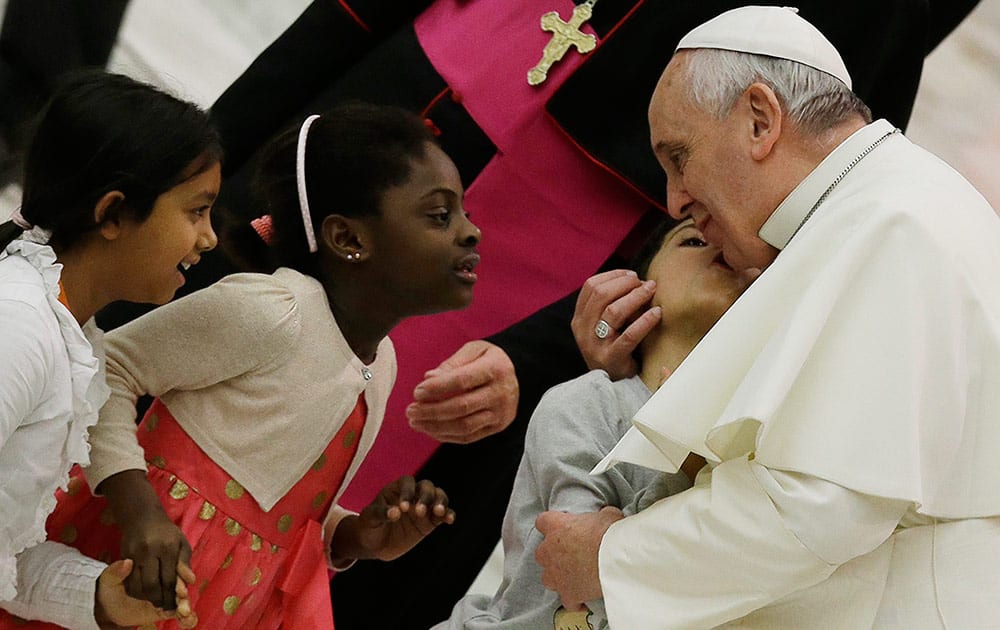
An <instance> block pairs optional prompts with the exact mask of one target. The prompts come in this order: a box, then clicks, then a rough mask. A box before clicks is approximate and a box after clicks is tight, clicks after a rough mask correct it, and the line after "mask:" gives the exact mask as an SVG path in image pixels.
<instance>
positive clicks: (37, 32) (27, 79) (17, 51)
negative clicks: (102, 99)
mask: <svg viewBox="0 0 1000 630" xmlns="http://www.w3.org/2000/svg"><path fill="white" fill-rule="evenodd" d="M127 5H128V0H7V3H6V7H5V9H4V13H3V26H2V27H0V187H3V186H5V185H6V184H9V183H11V182H13V181H19V180H20V177H21V174H20V167H21V157H20V156H21V154H22V153H23V151H24V148H25V146H24V145H25V142H26V140H27V138H28V137H30V125H31V121H32V119H33V114H34V113H36V112H37V111H38V110H39V108H40V107H41V105H42V104H43V103H44V102H45V101H46V99H47V98H48V96H49V93H50V92H51V90H52V87H53V86H54V82H55V80H56V79H57V78H58V77H59V76H60V75H61V74H63V73H64V72H66V71H67V70H72V69H75V68H81V67H86V66H97V67H104V66H106V65H107V63H108V59H109V58H110V57H111V50H112V48H113V47H114V44H115V41H116V40H117V38H118V30H119V28H120V26H121V23H122V19H123V17H124V15H125V8H126V7H127Z"/></svg>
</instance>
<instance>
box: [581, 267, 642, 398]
mask: <svg viewBox="0 0 1000 630" xmlns="http://www.w3.org/2000/svg"><path fill="white" fill-rule="evenodd" d="M655 292H656V283H655V282H654V281H652V280H647V281H646V282H642V281H641V280H639V277H638V276H637V275H636V274H635V272H634V271H630V270H626V269H614V270H611V271H605V272H603V273H599V274H597V275H595V276H591V277H590V278H588V279H587V281H586V282H585V283H584V284H583V287H582V288H581V289H580V296H579V297H578V298H577V300H576V309H575V310H574V311H573V320H572V322H571V323H570V327H571V328H572V329H573V338H574V339H576V345H577V346H578V347H579V348H580V353H581V354H582V355H583V359H584V361H586V363H587V367H589V368H590V369H592V370H593V369H595V368H600V369H602V370H604V371H605V372H607V373H608V376H610V377H611V380H619V379H623V378H627V377H629V376H632V375H634V374H635V373H636V371H637V370H638V364H637V363H636V361H635V359H634V358H633V354H632V353H633V352H634V351H635V349H636V348H637V347H639V343H640V342H641V341H642V340H643V339H645V338H646V335H648V334H649V331H651V330H653V328H655V327H656V325H657V324H659V323H660V316H661V309H660V307H659V306H654V307H653V308H647V307H648V306H649V301H650V300H651V299H652V298H653V294H654V293H655ZM600 322H604V324H605V325H606V326H607V328H606V330H605V331H604V332H603V333H602V334H603V336H599V335H598V334H597V333H596V330H597V326H598V324H599V323H600Z"/></svg>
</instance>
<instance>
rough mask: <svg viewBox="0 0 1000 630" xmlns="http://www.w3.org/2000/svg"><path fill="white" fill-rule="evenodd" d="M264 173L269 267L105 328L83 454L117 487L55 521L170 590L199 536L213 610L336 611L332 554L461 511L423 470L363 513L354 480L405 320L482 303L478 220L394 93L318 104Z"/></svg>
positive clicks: (394, 537) (252, 615)
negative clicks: (88, 450)
mask: <svg viewBox="0 0 1000 630" xmlns="http://www.w3.org/2000/svg"><path fill="white" fill-rule="evenodd" d="M256 182H257V187H258V191H259V193H260V199H261V201H262V203H263V206H264V209H265V210H266V212H267V214H268V216H266V217H263V218H261V219H260V220H257V221H254V222H253V223H254V226H253V228H251V227H250V226H243V227H241V228H240V229H237V230H234V231H233V233H232V234H231V236H230V237H229V238H228V241H229V242H228V247H230V249H231V250H233V252H234V253H236V254H237V255H238V257H239V258H240V259H241V260H242V261H244V262H245V263H247V264H248V266H250V267H252V268H253V269H254V270H256V271H257V273H239V274H234V275H231V276H229V277H227V278H225V279H223V280H221V281H220V282H218V283H216V284H214V285H212V286H210V287H208V288H206V289H203V290H201V291H196V292H194V293H192V294H190V295H188V296H186V297H184V298H182V299H180V300H177V301H175V302H173V303H171V304H168V305H166V306H163V307H160V308H158V309H156V310H154V311H153V312H151V313H149V314H147V315H145V316H143V317H140V318H139V319H137V320H135V321H133V322H131V323H129V324H127V325H125V326H123V327H121V328H118V329H116V330H114V331H112V332H111V333H109V334H108V342H107V346H108V381H109V384H110V386H111V389H112V394H111V398H110V400H109V402H108V404H107V405H105V407H104V409H103V410H102V412H101V420H100V423H99V424H98V425H97V426H96V427H95V428H94V430H93V441H94V443H95V446H94V451H93V453H92V456H91V461H92V464H91V466H90V468H89V469H88V471H87V478H88V481H89V482H90V486H91V487H93V488H96V489H97V492H98V494H103V495H105V497H106V499H107V502H106V503H105V500H104V499H93V498H90V497H87V496H86V493H80V494H77V495H76V496H73V497H69V496H67V497H64V498H63V499H62V501H61V506H60V509H59V510H57V512H56V515H55V517H54V518H53V519H52V520H51V521H50V526H51V527H52V531H58V530H63V529H66V528H72V530H73V531H76V532H79V537H78V539H77V543H76V544H77V545H78V546H79V547H80V548H81V549H82V550H83V551H84V552H85V553H88V554H93V555H100V554H103V553H106V554H110V556H111V557H116V556H117V553H118V549H119V544H120V546H121V548H122V549H123V550H124V551H125V553H127V554H131V555H134V556H135V557H136V565H137V567H139V569H140V570H141V572H142V582H143V588H144V589H146V595H147V596H149V597H150V598H151V599H154V600H155V599H156V598H157V597H160V598H164V597H165V596H164V595H163V594H164V593H169V592H170V590H171V589H172V588H173V583H172V582H171V581H170V580H169V579H167V577H172V576H164V575H163V573H162V572H161V571H159V567H163V566H170V565H171V564H173V563H176V562H177V560H178V559H181V560H184V559H186V558H188V556H189V555H190V559H191V566H192V568H193V569H194V572H195V573H196V575H197V580H196V587H195V588H193V589H192V595H191V598H192V603H193V605H194V609H195V611H196V612H197V614H198V616H199V619H200V622H199V625H200V626H201V627H206V628H224V627H242V628H255V629H268V628H275V629H276V628H278V627H279V626H282V624H284V625H283V627H286V628H287V627H296V628H310V629H323V628H332V627H333V616H332V610H331V604H330V596H329V578H330V574H329V573H328V570H330V569H332V570H343V569H345V568H347V567H348V566H350V565H351V564H352V563H353V562H354V561H355V560H357V559H368V558H376V559H381V560H390V559H393V558H395V557H397V556H399V555H401V554H403V553H404V552H405V551H407V550H408V549H410V548H411V547H412V546H413V545H415V544H416V543H417V542H419V541H420V540H421V539H422V538H423V537H424V536H426V535H427V534H428V533H430V532H431V531H432V530H433V529H434V528H435V527H436V526H438V525H439V524H441V523H450V522H452V521H453V520H454V512H453V511H452V510H451V509H449V508H448V503H447V496H446V495H445V494H444V492H443V491H442V490H440V489H439V488H436V487H435V486H434V485H433V484H432V483H431V482H429V481H421V482H419V483H418V482H416V481H414V480H413V478H411V477H405V478H402V479H400V480H397V481H395V482H392V483H390V484H388V485H387V486H386V487H385V488H384V489H383V490H382V491H381V492H380V493H379V495H378V496H377V497H375V499H374V500H373V501H372V502H371V504H370V505H368V506H367V507H365V508H364V509H363V510H362V511H361V513H360V514H356V513H353V512H350V511H348V510H347V509H345V508H343V507H341V506H339V505H338V504H337V499H338V497H339V496H340V494H341V492H342V491H343V489H344V488H345V487H346V485H347V484H348V483H349V482H350V480H351V478H352V476H353V475H354V474H355V472H356V471H357V469H358V467H359V466H360V464H361V462H362V460H363V459H364V457H365V454H366V453H367V452H368V449H369V448H370V447H371V445H372V442H373V441H374V440H375V436H376V434H377V433H378V430H379V425H380V424H381V422H382V416H383V413H384V409H385V403H386V399H387V398H388V395H389V391H390V389H391V388H392V386H393V382H394V379H395V375H396V365H395V353H394V350H393V345H392V342H391V341H390V340H389V338H388V337H387V335H388V333H389V332H390V331H391V330H392V329H393V327H394V326H396V325H397V324H398V323H400V322H401V321H402V320H403V319H405V318H407V317H411V316H413V315H425V314H429V313H434V312H439V311H444V310H450V309H459V308H464V307H466V306H468V305H469V303H470V301H471V300H472V289H473V285H474V284H475V282H476V274H475V272H474V269H475V267H476V265H477V264H478V262H479V256H478V254H477V253H476V246H477V244H478V243H479V240H480V237H481V235H480V232H479V230H478V228H476V226H475V225H473V224H472V223H471V222H470V221H469V219H468V217H467V216H466V213H465V211H464V209H463V206H462V198H463V188H462V183H461V179H460V177H459V173H458V170H457V169H456V168H455V165H454V164H453V163H452V161H451V160H450V159H449V158H448V156H447V155H446V154H445V153H444V152H443V151H442V150H441V148H440V147H439V146H438V145H437V143H436V141H435V139H434V136H433V134H432V133H431V132H430V131H429V130H428V128H427V126H426V125H425V124H424V122H423V120H421V119H420V118H419V117H417V116H415V115H413V114H411V113H410V112H407V111H405V110H401V109H397V108H392V107H382V106H374V105H366V104H351V105H344V106H341V107H339V108H337V109H335V110H333V111H330V112H328V113H325V114H323V115H322V116H310V117H309V118H307V119H306V120H305V121H304V122H303V123H302V124H301V126H299V127H296V128H295V129H291V130H289V131H288V132H286V133H285V134H283V135H280V136H278V137H277V138H276V139H274V140H273V141H272V143H271V146H270V149H269V151H268V153H267V156H266V157H265V158H264V159H263V160H262V163H261V165H260V168H259V172H258V174H257V178H256ZM223 240H224V241H226V240H227V239H225V238H224V239H223ZM268 243H269V244H268ZM144 394H149V395H152V396H153V397H154V401H153V403H152V405H151V406H150V408H149V411H148V412H147V413H146V415H145V418H144V420H143V421H142V424H141V425H140V426H139V429H138V431H136V428H135V423H134V418H135V413H136V399H137V397H139V396H142V395H144ZM137 436H138V438H137ZM147 462H148V464H149V470H148V474H147V470H146V468H147ZM108 508H110V509H108ZM106 510H107V511H106ZM111 523H115V524H114V525H113V524H111ZM119 529H120V531H121V540H120V543H119V534H118V531H119ZM429 577H430V576H429ZM373 614H377V612H376V611H373Z"/></svg>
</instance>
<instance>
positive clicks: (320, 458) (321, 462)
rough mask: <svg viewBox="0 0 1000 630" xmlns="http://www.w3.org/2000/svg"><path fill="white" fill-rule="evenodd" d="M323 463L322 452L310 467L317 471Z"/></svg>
mask: <svg viewBox="0 0 1000 630" xmlns="http://www.w3.org/2000/svg"><path fill="white" fill-rule="evenodd" d="M325 464H326V453H323V454H322V455H320V456H319V459H317V460H316V463H314V464H313V465H312V469H313V470H315V471H317V472H318V471H319V469H320V468H322V467H323V466H324V465H325Z"/></svg>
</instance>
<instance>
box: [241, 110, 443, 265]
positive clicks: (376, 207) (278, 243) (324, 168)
mask: <svg viewBox="0 0 1000 630" xmlns="http://www.w3.org/2000/svg"><path fill="white" fill-rule="evenodd" d="M301 126H302V125H301V121H300V122H299V123H296V124H295V125H294V126H292V127H291V128H289V129H288V130H286V131H284V132H283V133H281V134H279V135H278V136H276V137H275V138H274V139H272V140H271V141H270V142H269V143H268V145H267V147H266V148H265V149H264V152H263V155H262V157H261V161H260V163H259V165H258V167H257V170H256V172H255V176H254V183H253V190H254V195H255V198H256V200H257V202H258V206H259V207H260V208H261V209H262V210H263V212H264V213H266V214H269V215H270V216H271V225H272V233H273V237H272V240H271V243H270V245H265V244H264V241H263V240H261V238H260V237H259V236H258V235H257V233H256V232H255V231H254V230H253V229H252V228H251V226H250V225H249V223H246V222H240V223H238V224H234V225H231V226H229V227H228V228H227V230H226V238H225V239H223V241H224V243H225V245H224V247H225V249H226V251H227V253H228V254H229V255H230V256H231V257H232V258H234V259H235V261H236V262H237V263H238V264H240V265H241V266H243V267H244V268H247V269H250V270H254V271H264V272H268V271H273V270H274V269H276V268H277V267H290V268H292V269H295V270H297V271H299V272H301V273H305V274H308V275H311V276H314V277H318V274H319V256H317V255H314V254H312V253H310V251H309V247H308V244H307V241H306V234H305V228H304V224H303V220H302V210H301V207H300V205H299V192H298V182H297V178H296V151H297V147H298V139H299V131H300V129H301ZM428 143H432V144H436V143H437V140H436V138H435V137H434V135H433V133H431V131H430V130H429V129H428V128H427V126H426V125H425V124H424V121H423V119H422V118H420V117H419V116H417V115H416V114H415V113H413V112H411V111H409V110H407V109H403V108H401V107H396V106H390V105H376V104H373V103H366V102H360V101H351V102H346V103H342V104H340V105H337V106H335V107H333V108H332V109H330V110H328V111H326V112H324V113H323V114H321V115H320V116H319V118H317V119H315V120H314V121H313V122H312V124H311V126H310V127H309V129H308V135H307V136H306V139H305V189H306V195H307V197H308V201H309V210H310V215H311V218H312V227H313V231H314V232H315V234H316V235H317V238H319V235H320V234H321V227H322V224H323V220H324V219H325V218H326V217H327V216H329V215H331V214H340V215H343V216H345V217H366V216H373V217H374V216H379V215H380V214H381V204H382V196H383V194H384V193H385V191H386V190H388V189H389V188H392V187H394V186H398V185H400V184H403V183H405V182H406V180H407V179H408V178H409V177H410V173H411V171H412V168H413V160H415V159H420V158H422V157H424V156H425V155H426V152H427V147H428Z"/></svg>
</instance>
